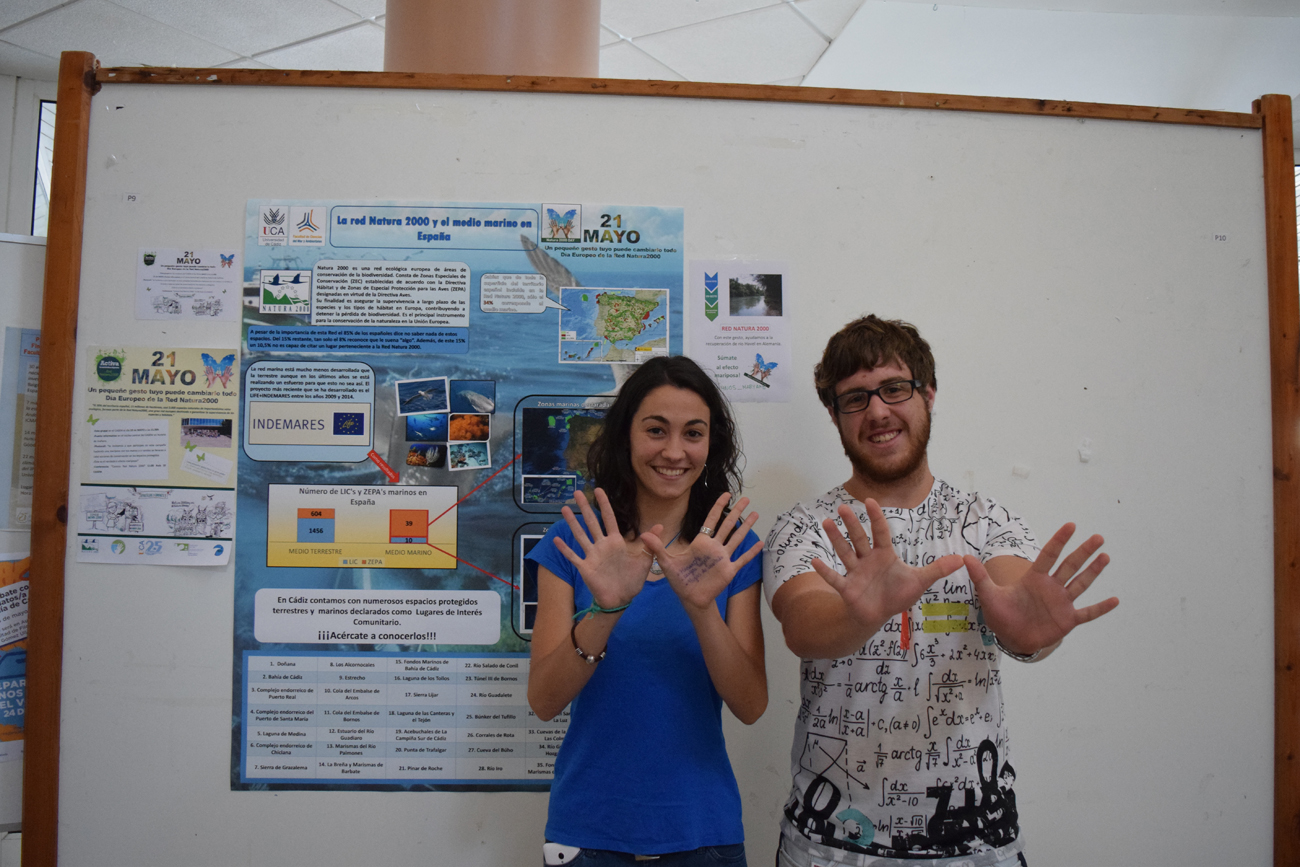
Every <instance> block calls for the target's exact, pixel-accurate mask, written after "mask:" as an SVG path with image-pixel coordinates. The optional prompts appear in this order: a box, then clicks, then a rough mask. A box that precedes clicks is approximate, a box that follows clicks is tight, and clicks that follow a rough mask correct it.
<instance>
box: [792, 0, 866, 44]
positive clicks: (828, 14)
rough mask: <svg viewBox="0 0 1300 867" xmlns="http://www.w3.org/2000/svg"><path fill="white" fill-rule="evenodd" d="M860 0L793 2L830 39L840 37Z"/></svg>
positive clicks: (804, 0)
mask: <svg viewBox="0 0 1300 867" xmlns="http://www.w3.org/2000/svg"><path fill="white" fill-rule="evenodd" d="M861 5H862V0H795V6H796V7H797V8H798V9H799V11H800V12H802V13H803V14H805V15H807V16H808V18H809V20H811V21H812V23H813V24H816V25H817V28H818V29H819V30H821V32H822V33H825V34H826V35H827V36H829V37H830V38H831V39H834V38H836V37H837V36H839V35H840V31H841V30H843V29H844V25H845V24H848V23H849V19H850V18H852V17H853V13H854V12H857V11H858V7H859V6H861Z"/></svg>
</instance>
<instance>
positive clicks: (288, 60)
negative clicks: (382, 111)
mask: <svg viewBox="0 0 1300 867" xmlns="http://www.w3.org/2000/svg"><path fill="white" fill-rule="evenodd" d="M257 59H258V60H260V61H262V62H263V63H268V64H270V65H271V66H273V67H275V68H276V69H347V70H355V71H361V72H365V71H370V72H380V71H382V70H383V68H384V28H382V27H376V26H375V25H374V24H372V23H371V22H368V21H367V22H365V23H363V24H359V25H357V26H356V27H349V28H348V29H347V30H340V31H339V32H337V33H331V34H329V35H327V36H322V37H320V38H319V39H312V40H309V41H307V42H302V43H299V44H298V45H290V46H289V47H288V48H277V49H275V50H274V51H268V52H266V53H264V54H259V55H257Z"/></svg>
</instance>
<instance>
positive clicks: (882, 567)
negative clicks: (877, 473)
mask: <svg viewBox="0 0 1300 867" xmlns="http://www.w3.org/2000/svg"><path fill="white" fill-rule="evenodd" d="M863 505H865V506H866V509H867V517H868V519H869V520H870V521H871V538H870V539H869V538H868V537H867V532H866V529H865V528H864V527H863V526H862V523H861V522H860V521H859V520H858V518H857V516H856V515H854V514H853V509H852V508H851V507H849V506H848V505H843V506H840V508H839V513H840V517H841V518H843V519H844V527H845V529H847V530H848V538H847V539H846V538H845V537H844V535H843V534H842V533H840V531H839V528H838V527H837V526H835V522H834V521H833V520H831V519H829V518H827V519H826V520H825V521H823V522H822V528H823V529H824V530H825V531H826V535H827V536H828V537H829V538H830V541H831V546H832V547H833V548H834V549H835V553H836V555H837V556H839V558H840V562H841V563H843V564H844V574H842V575H841V574H840V573H839V572H836V571H835V570H834V569H833V568H831V566H830V564H828V563H826V562H824V561H822V560H821V559H820V558H814V560H813V561H812V567H813V569H815V570H816V571H817V574H818V575H820V576H821V577H822V578H823V579H824V580H825V581H826V583H827V584H829V585H831V587H832V588H834V590H835V592H837V593H839V594H840V597H841V598H842V599H843V600H844V606H845V608H846V609H847V611H848V613H849V615H850V616H851V617H852V618H853V619H854V620H856V621H857V622H858V623H859V624H861V625H862V626H864V627H866V628H867V629H868V630H869V631H870V633H871V634H874V633H875V632H876V630H878V629H879V628H880V627H881V626H883V625H884V624H885V623H887V622H888V621H889V619H890V618H891V617H893V616H894V615H895V614H898V613H900V612H903V611H907V610H909V609H910V608H911V607H912V606H913V605H914V604H916V601H917V600H918V599H920V598H921V594H922V593H924V592H925V591H926V590H927V589H928V588H929V587H930V585H931V584H933V583H934V582H935V581H938V580H939V579H940V578H942V577H944V576H945V575H951V574H952V573H953V572H956V571H957V570H958V569H960V568H961V565H962V560H961V557H959V556H957V555H956V554H949V555H947V556H945V557H940V558H939V559H938V560H935V561H934V562H933V563H930V564H928V565H926V566H921V567H917V566H908V565H907V564H906V563H904V562H903V561H902V560H900V559H898V554H897V553H895V551H894V546H893V545H891V544H890V542H889V523H888V522H887V521H886V520H885V513H884V512H883V511H881V509H880V505H879V504H878V503H877V502H876V501H875V500H866V501H864V503H863ZM871 539H878V540H880V542H879V544H877V545H874V546H873V545H872V543H871Z"/></svg>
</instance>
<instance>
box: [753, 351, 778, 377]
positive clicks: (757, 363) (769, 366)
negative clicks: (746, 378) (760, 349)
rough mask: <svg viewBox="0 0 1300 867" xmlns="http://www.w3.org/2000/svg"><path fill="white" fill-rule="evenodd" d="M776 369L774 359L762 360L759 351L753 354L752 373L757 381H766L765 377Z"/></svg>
mask: <svg viewBox="0 0 1300 867" xmlns="http://www.w3.org/2000/svg"><path fill="white" fill-rule="evenodd" d="M774 370H776V362H775V361H764V360H763V356H762V355H761V354H759V353H755V354H754V373H753V375H754V376H756V377H758V381H759V382H766V381H767V378H768V377H769V376H771V375H772V371H774Z"/></svg>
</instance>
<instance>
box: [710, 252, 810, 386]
mask: <svg viewBox="0 0 1300 867" xmlns="http://www.w3.org/2000/svg"><path fill="white" fill-rule="evenodd" d="M690 282H691V298H692V301H691V349H690V356H691V357H692V358H694V359H695V360H696V361H697V362H699V365H700V366H701V367H703V368H704V369H705V370H707V371H709V373H711V374H713V378H714V380H715V381H716V382H717V383H718V385H719V386H720V387H721V388H722V390H723V391H725V392H726V393H727V397H728V398H729V399H730V400H731V401H732V402H733V403H760V402H775V401H788V400H789V399H790V373H791V358H792V355H791V349H790V335H791V333H792V329H791V328H790V318H791V304H792V302H793V298H792V294H791V292H790V266H789V265H788V264H786V263H784V262H755V261H748V260H744V259H730V260H720V261H716V262H713V261H692V262H691V267H690Z"/></svg>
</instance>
